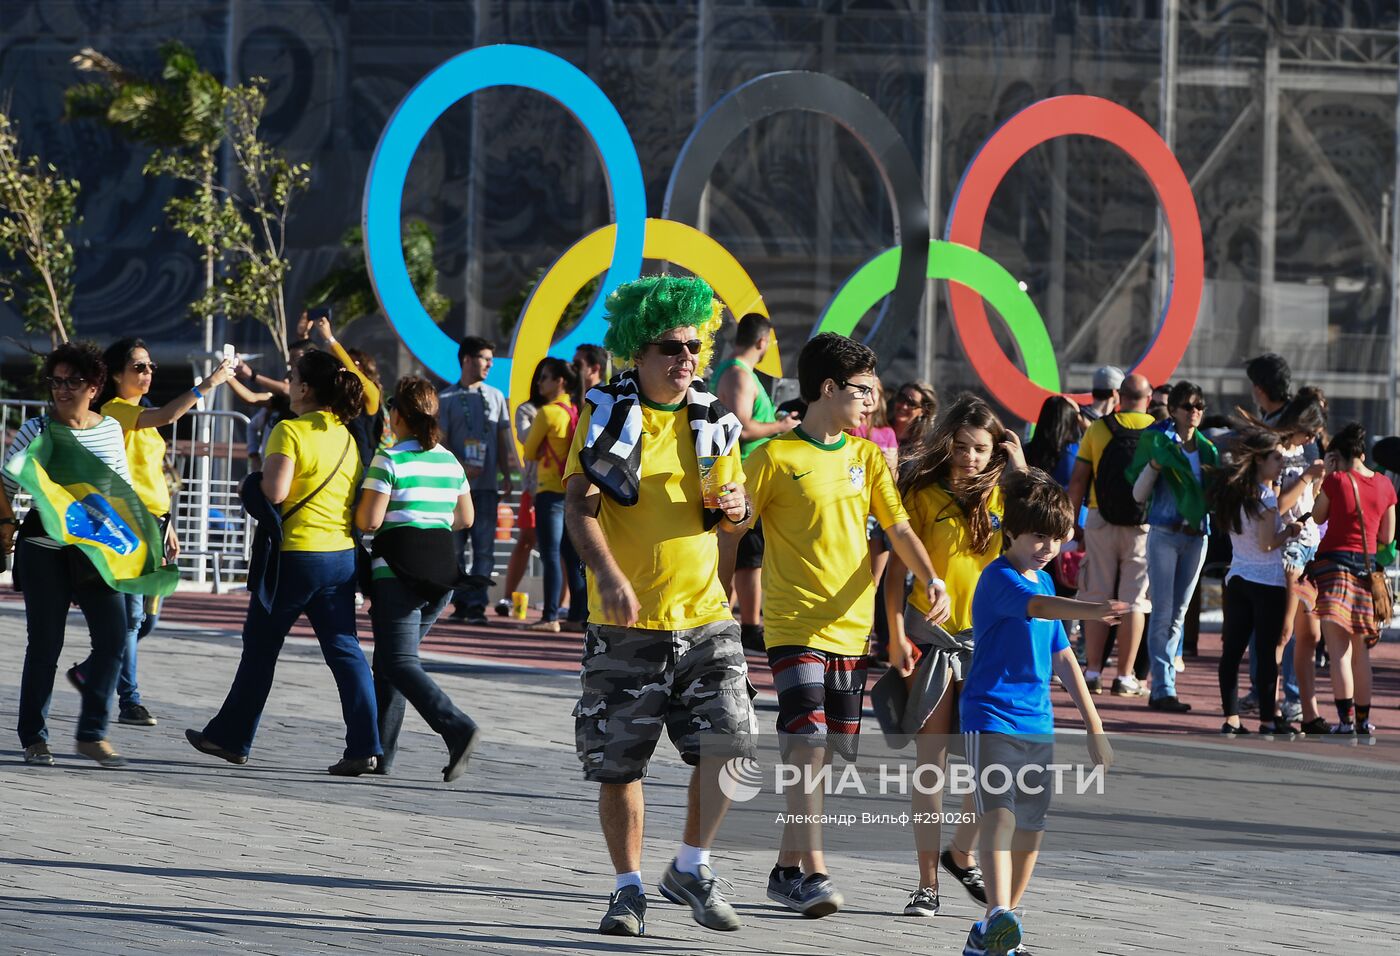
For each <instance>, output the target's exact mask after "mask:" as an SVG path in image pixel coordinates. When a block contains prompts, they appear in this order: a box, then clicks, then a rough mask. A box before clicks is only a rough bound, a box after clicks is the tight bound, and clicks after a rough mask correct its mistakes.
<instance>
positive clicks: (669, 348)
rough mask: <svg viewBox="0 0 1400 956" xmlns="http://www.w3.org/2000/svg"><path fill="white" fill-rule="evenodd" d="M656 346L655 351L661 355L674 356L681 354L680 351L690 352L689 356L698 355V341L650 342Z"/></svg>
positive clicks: (669, 340)
mask: <svg viewBox="0 0 1400 956" xmlns="http://www.w3.org/2000/svg"><path fill="white" fill-rule="evenodd" d="M649 344H651V345H655V346H656V350H657V351H658V352H660V353H661V354H662V355H669V356H676V355H680V354H681V349H685V350H687V351H688V352H690V354H691V355H699V354H700V340H699V339H691V340H690V341H689V342H682V341H681V340H680V339H666V340H665V341H663V342H651V343H649Z"/></svg>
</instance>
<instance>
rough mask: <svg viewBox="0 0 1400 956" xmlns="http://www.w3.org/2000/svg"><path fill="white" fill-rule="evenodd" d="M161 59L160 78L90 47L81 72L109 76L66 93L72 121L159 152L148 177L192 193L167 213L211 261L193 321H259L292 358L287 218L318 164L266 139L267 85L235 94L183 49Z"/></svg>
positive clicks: (250, 85) (174, 201)
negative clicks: (230, 185)
mask: <svg viewBox="0 0 1400 956" xmlns="http://www.w3.org/2000/svg"><path fill="white" fill-rule="evenodd" d="M160 54H161V59H162V62H163V66H162V69H161V72H160V76H159V77H141V76H138V75H136V74H134V73H132V72H130V71H128V70H126V69H125V68H123V67H122V66H121V65H120V64H118V63H116V62H115V61H113V60H112V59H110V58H109V57H106V56H104V55H103V54H101V53H99V52H97V51H96V50H92V49H85V50H83V51H82V52H81V53H79V54H78V56H76V57H74V58H73V64H74V66H76V67H77V68H78V69H79V70H82V71H85V72H92V73H97V74H99V76H100V77H101V79H100V81H99V82H90V83H80V84H77V85H75V86H73V87H71V88H70V89H69V90H68V91H67V94H66V96H65V109H66V115H67V116H68V118H70V119H83V118H93V119H98V120H100V121H102V122H104V123H106V124H107V125H108V126H110V127H111V128H112V129H113V130H114V131H115V132H117V133H118V134H119V135H121V136H122V137H124V138H126V139H127V140H129V141H131V142H134V143H138V144H141V145H144V146H148V147H150V148H151V150H152V152H151V156H150V158H149V159H148V160H147V162H146V165H145V168H144V170H143V171H144V172H145V173H146V174H147V175H148V176H168V177H170V178H172V179H175V180H177V181H179V182H183V183H186V184H188V185H189V186H190V187H192V188H191V189H190V191H189V192H187V193H182V194H180V195H177V196H174V197H173V198H171V199H170V201H169V202H167V203H166V207H165V212H166V216H167V218H168V220H169V222H170V225H171V227H172V228H174V229H175V230H176V231H177V232H180V233H182V234H184V235H185V236H188V237H189V238H190V239H191V240H192V241H193V242H194V243H195V244H196V245H198V246H199V248H200V250H201V257H202V259H203V262H204V278H205V287H204V294H203V295H201V296H200V297H199V298H198V299H196V300H195V301H194V302H193V303H191V305H190V315H191V318H194V319H196V320H203V319H205V318H206V317H207V316H210V315H213V314H215V313H218V312H222V313H223V314H225V315H227V316H228V317H229V318H230V319H235V320H236V319H244V318H251V319H254V320H256V321H258V322H261V323H262V324H263V325H266V326H267V328H268V330H269V331H270V332H271V333H272V339H273V342H274V343H275V344H276V346H277V348H278V350H279V351H280V352H281V353H282V354H283V355H284V356H285V355H286V353H287V339H288V336H287V305H286V294H285V286H286V279H287V274H288V272H289V271H290V268H291V266H290V264H289V263H288V261H287V258H286V246H287V221H288V217H289V215H290V212H291V204H292V200H293V199H294V198H295V197H296V196H297V195H298V194H300V193H302V192H304V191H305V190H306V189H307V188H308V187H309V186H310V184H311V176H310V173H311V167H310V166H309V165H307V164H304V163H301V164H294V163H291V162H289V161H288V160H287V159H286V158H285V157H283V156H282V154H281V153H279V152H278V151H277V150H275V149H273V148H272V147H271V146H269V145H268V144H267V143H265V142H263V141H262V140H261V139H259V137H258V127H259V125H260V123H261V120H262V114H263V110H264V109H265V108H266V106H267V95H266V92H265V90H266V86H267V81H266V80H264V79H262V78H260V77H254V78H253V79H252V80H250V81H249V82H247V83H245V84H241V85H239V86H235V87H232V88H229V87H226V86H224V84H223V82H222V81H221V80H219V78H218V77H216V76H214V75H213V74H212V73H208V72H206V71H205V70H203V69H201V68H200V66H199V62H198V60H196V59H195V56H194V54H193V53H192V52H191V51H190V50H189V48H187V47H185V46H184V45H183V44H180V43H176V42H174V41H171V42H168V43H165V44H163V45H162V46H161V48H160ZM225 144H227V145H228V146H229V147H230V151H231V153H232V156H233V161H234V164H235V165H236V166H237V172H238V176H237V179H238V182H239V186H238V188H237V189H236V190H229V189H227V188H226V187H225V186H223V185H222V183H221V181H220V175H219V173H220V169H219V154H220V150H221V147H222V146H224V145H225ZM225 172H228V171H227V170H226V171H225ZM220 267H222V269H220Z"/></svg>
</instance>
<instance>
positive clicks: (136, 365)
mask: <svg viewBox="0 0 1400 956" xmlns="http://www.w3.org/2000/svg"><path fill="white" fill-rule="evenodd" d="M131 370H132V371H133V372H135V373H136V374H137V375H144V374H145V373H147V372H150V373H151V374H152V375H154V374H155V371H156V363H155V362H132V363H131Z"/></svg>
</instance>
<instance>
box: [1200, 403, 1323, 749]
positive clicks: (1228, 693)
mask: <svg viewBox="0 0 1400 956" xmlns="http://www.w3.org/2000/svg"><path fill="white" fill-rule="evenodd" d="M1232 450H1233V457H1232V459H1231V461H1232V463H1231V467H1230V470H1229V471H1228V472H1227V473H1226V475H1225V476H1224V477H1222V478H1221V480H1219V481H1216V482H1213V483H1212V485H1211V489H1210V491H1211V499H1212V502H1213V504H1214V505H1215V517H1216V520H1218V521H1219V522H1220V523H1221V524H1223V525H1224V526H1225V527H1226V529H1228V530H1229V532H1230V544H1231V546H1232V547H1233V548H1234V555H1233V556H1232V557H1231V560H1230V571H1229V573H1228V574H1227V575H1226V576H1225V621H1224V624H1223V625H1222V626H1221V631H1220V640H1221V644H1222V649H1221V652H1220V670H1219V678H1220V702H1221V706H1222V708H1223V709H1224V711H1225V723H1224V724H1222V725H1221V727H1220V732H1221V733H1222V734H1225V735H1226V736H1228V737H1240V736H1244V735H1246V734H1248V733H1249V731H1248V730H1246V729H1245V728H1244V726H1243V725H1241V723H1240V716H1239V678H1240V661H1241V660H1243V659H1244V652H1245V649H1246V648H1247V647H1249V637H1250V635H1251V634H1254V635H1256V638H1255V647H1257V648H1258V650H1259V732H1260V733H1261V734H1264V735H1266V736H1270V737H1273V736H1281V737H1283V738H1284V739H1286V740H1287V739H1292V737H1293V729H1292V727H1290V726H1289V725H1288V723H1287V722H1286V721H1285V720H1283V718H1281V717H1279V716H1277V714H1276V712H1275V709H1274V707H1275V703H1276V700H1277V693H1278V663H1279V655H1280V654H1281V653H1282V651H1283V614H1284V608H1285V605H1286V598H1287V590H1288V589H1287V586H1286V580H1287V579H1286V578H1285V577H1284V574H1283V547H1284V545H1286V544H1287V543H1288V542H1289V541H1290V540H1292V539H1293V538H1296V537H1297V536H1298V535H1299V534H1300V533H1302V530H1303V526H1302V525H1300V524H1298V523H1297V522H1296V521H1291V522H1288V523H1286V524H1285V523H1284V521H1283V519H1282V518H1280V517H1279V512H1278V494H1277V492H1276V491H1275V490H1274V489H1275V483H1276V482H1277V481H1278V477H1279V475H1280V474H1282V473H1283V448H1282V446H1281V445H1280V443H1279V437H1278V435H1277V434H1276V433H1275V432H1273V431H1270V430H1269V429H1266V428H1253V427H1250V428H1246V429H1244V430H1242V431H1241V432H1239V433H1238V434H1237V436H1236V439H1235V444H1234V446H1233V448H1232Z"/></svg>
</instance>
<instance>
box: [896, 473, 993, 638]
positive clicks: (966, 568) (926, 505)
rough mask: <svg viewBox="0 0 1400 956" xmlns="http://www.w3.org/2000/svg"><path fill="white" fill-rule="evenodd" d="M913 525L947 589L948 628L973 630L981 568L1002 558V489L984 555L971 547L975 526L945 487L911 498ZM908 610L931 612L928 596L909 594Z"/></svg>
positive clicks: (917, 590)
mask: <svg viewBox="0 0 1400 956" xmlns="http://www.w3.org/2000/svg"><path fill="white" fill-rule="evenodd" d="M905 505H906V506H908V508H909V527H911V528H912V529H913V530H914V533H915V534H916V535H918V536H919V540H920V541H922V542H923V545H924V550H926V551H927V552H928V557H929V561H930V562H931V563H932V564H933V570H934V573H935V574H937V575H938V576H939V577H940V578H942V579H943V583H944V585H945V586H946V587H947V588H948V600H949V602H950V603H951V613H950V614H949V616H948V620H946V621H944V622H943V628H944V629H945V630H946V631H948V632H949V633H952V634H956V633H957V632H958V631H962V630H966V629H967V628H969V627H971V626H972V595H973V592H975V591H976V590H977V580H978V579H979V578H980V577H981V576H982V570H983V569H984V568H986V566H987V565H989V564H991V563H992V562H993V561H995V560H996V559H997V558H998V557H1000V556H1001V545H1002V540H1001V516H1002V514H1003V512H1004V510H1005V506H1004V504H1003V499H1002V494H1001V489H1000V488H993V489H992V493H991V495H989V496H988V498H987V510H988V511H990V512H991V516H992V529H993V533H992V538H991V540H990V541H988V542H987V547H986V548H984V549H983V550H981V551H974V550H973V549H972V528H971V527H970V526H969V525H968V523H967V515H966V514H964V513H963V510H962V508H961V507H960V506H959V505H958V503H957V502H956V501H955V500H954V499H953V495H952V492H950V491H948V489H946V488H944V487H943V486H942V485H940V484H936V483H935V484H931V485H925V486H924V487H923V488H920V489H919V490H918V491H915V492H914V493H913V494H911V495H909V497H908V499H907V500H906V501H905ZM909 606H910V607H912V608H914V609H915V610H916V611H918V612H919V613H920V614H927V613H928V612H929V602H928V594H927V592H925V591H924V589H923V588H915V589H914V590H913V591H912V592H910V594H909Z"/></svg>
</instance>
